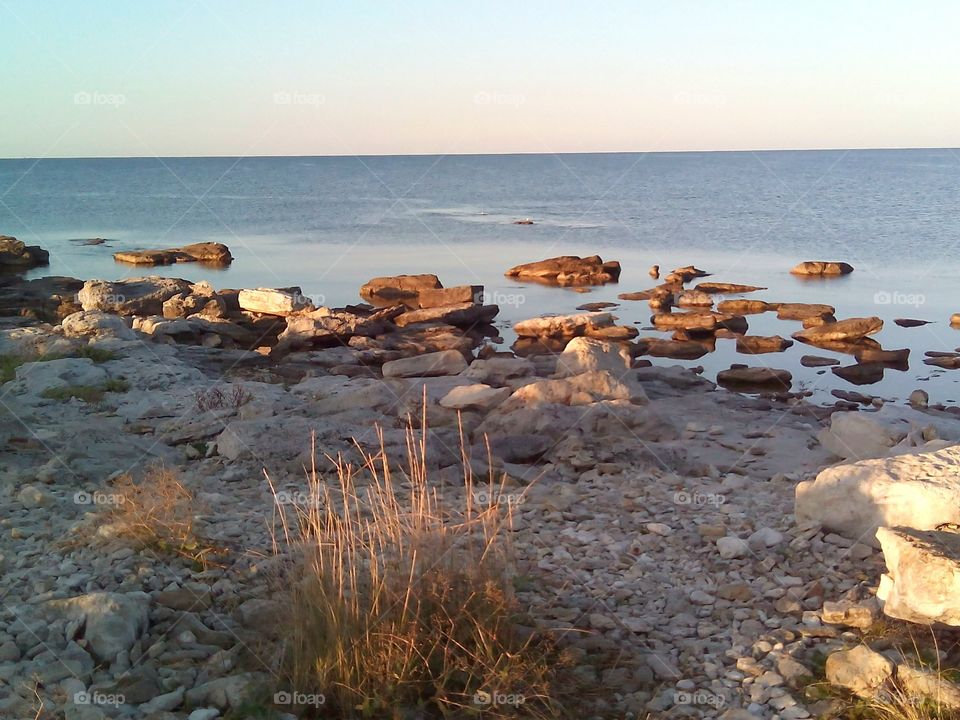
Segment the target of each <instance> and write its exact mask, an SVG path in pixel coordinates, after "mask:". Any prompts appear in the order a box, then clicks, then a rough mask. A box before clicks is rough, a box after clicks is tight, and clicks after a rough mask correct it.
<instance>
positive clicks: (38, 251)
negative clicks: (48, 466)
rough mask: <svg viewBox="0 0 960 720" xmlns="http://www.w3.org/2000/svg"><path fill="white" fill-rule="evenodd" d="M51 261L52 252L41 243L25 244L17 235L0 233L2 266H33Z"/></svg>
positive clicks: (0, 264) (0, 265) (0, 259)
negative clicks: (40, 244) (41, 245)
mask: <svg viewBox="0 0 960 720" xmlns="http://www.w3.org/2000/svg"><path fill="white" fill-rule="evenodd" d="M49 262H50V253H48V252H47V251H46V250H44V249H43V248H41V247H40V246H39V245H25V244H24V243H22V242H21V241H20V240H17V239H16V238H15V237H10V236H9V235H0V267H3V266H7V267H16V268H31V267H36V266H37V265H47V264H49Z"/></svg>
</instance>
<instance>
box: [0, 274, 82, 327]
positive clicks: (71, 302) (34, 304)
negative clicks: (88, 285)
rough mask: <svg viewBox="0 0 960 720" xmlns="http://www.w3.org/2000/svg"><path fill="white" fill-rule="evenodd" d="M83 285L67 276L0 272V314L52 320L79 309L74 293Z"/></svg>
mask: <svg viewBox="0 0 960 720" xmlns="http://www.w3.org/2000/svg"><path fill="white" fill-rule="evenodd" d="M82 287H83V280H77V279H75V278H70V277H59V276H50V277H43V278H35V279H33V280H24V279H23V278H22V277H20V276H17V275H0V316H14V317H23V318H32V319H35V320H44V321H48V322H54V321H56V320H59V319H60V318H63V317H65V316H67V315H69V314H70V313H74V312H77V311H78V310H80V309H81V307H80V303H79V302H78V300H77V293H78V292H79V290H80V288H82Z"/></svg>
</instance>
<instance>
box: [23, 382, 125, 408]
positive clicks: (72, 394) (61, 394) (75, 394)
mask: <svg viewBox="0 0 960 720" xmlns="http://www.w3.org/2000/svg"><path fill="white" fill-rule="evenodd" d="M129 389H130V383H128V382H127V381H126V380H121V379H118V378H111V379H110V380H107V381H106V382H105V383H103V384H102V385H65V386H64V387H54V388H47V389H46V390H44V391H43V392H42V393H41V396H42V397H45V398H47V399H49V400H57V401H59V402H67V401H68V400H72V399H73V398H77V399H78V400H81V401H82V402H85V403H97V402H100V401H101V400H103V396H104V395H105V394H106V393H108V392H126V391H127V390H129Z"/></svg>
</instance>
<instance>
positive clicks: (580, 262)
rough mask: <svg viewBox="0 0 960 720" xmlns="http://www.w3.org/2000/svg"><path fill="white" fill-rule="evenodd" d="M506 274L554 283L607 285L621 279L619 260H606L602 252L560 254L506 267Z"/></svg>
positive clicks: (522, 278) (521, 278)
mask: <svg viewBox="0 0 960 720" xmlns="http://www.w3.org/2000/svg"><path fill="white" fill-rule="evenodd" d="M504 275H506V276H507V277H513V278H517V279H520V280H535V281H539V282H543V283H547V284H551V285H561V286H570V285H605V284H607V283H611V282H617V280H619V278H620V263H619V262H617V261H616V260H613V261H609V262H604V261H603V260H602V259H601V258H600V256H599V255H591V256H590V257H583V258H581V257H578V256H576V255H562V256H559V257H554V258H549V259H547V260H540V261H537V262H532V263H524V264H522V265H517V266H515V267H512V268H510V269H509V270H507V271H506V272H505V273H504Z"/></svg>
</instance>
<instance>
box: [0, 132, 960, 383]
mask: <svg viewBox="0 0 960 720" xmlns="http://www.w3.org/2000/svg"><path fill="white" fill-rule="evenodd" d="M528 217H529V218H531V219H532V220H534V222H535V224H534V225H514V224H513V221H514V220H516V219H520V218H528ZM0 234H8V235H15V236H17V237H19V238H20V239H22V240H24V241H25V242H27V243H28V244H39V245H42V246H43V247H45V248H47V249H49V250H50V253H51V263H50V266H49V267H48V268H43V269H39V270H34V271H31V273H30V274H31V275H44V274H58V275H72V276H75V277H80V278H94V277H97V278H108V279H116V278H122V277H133V276H137V275H142V274H145V273H146V272H151V273H154V272H155V273H156V274H165V275H175V276H180V277H185V278H188V279H191V280H199V279H209V280H211V281H212V282H213V283H214V284H215V285H217V286H219V287H250V286H261V287H262V286H287V285H300V286H301V287H302V288H303V290H304V292H305V293H306V294H308V295H311V296H313V297H315V298H316V299H317V301H319V302H325V303H327V304H331V305H336V304H344V303H347V302H354V301H356V300H358V296H357V293H356V291H357V288H358V287H359V285H360V284H362V283H363V282H364V281H365V280H367V279H368V278H370V277H372V276H374V275H381V274H396V273H404V272H435V273H437V274H438V275H439V276H440V277H441V279H442V281H443V282H444V284H446V285H455V284H462V283H480V284H484V285H485V286H486V287H487V290H488V292H489V293H491V294H492V295H493V296H494V299H496V300H498V301H499V302H500V304H501V308H502V310H501V316H500V323H499V324H500V325H501V326H502V327H503V328H504V336H505V338H506V340H507V344H509V341H510V339H511V338H510V333H509V324H510V322H512V321H514V320H518V319H522V318H525V317H530V316H533V315H536V314H539V313H542V312H556V313H564V312H570V311H573V309H574V308H575V307H576V305H578V304H580V303H583V302H587V301H600V300H615V299H616V295H617V293H620V292H625V291H633V290H640V289H644V288H647V287H650V286H651V285H652V284H653V283H652V281H651V280H650V278H649V277H648V276H647V269H648V268H649V266H650V265H651V264H654V263H657V264H659V265H661V266H662V267H663V268H664V269H665V270H667V269H670V268H672V267H675V266H679V265H686V264H688V263H694V264H697V265H698V266H700V267H702V268H704V269H705V270H707V271H709V272H712V273H713V274H714V277H713V278H712V279H715V280H720V281H730V282H742V283H752V284H757V285H762V286H766V287H768V288H769V290H767V291H765V292H762V293H757V294H755V295H753V296H752V297H756V298H758V299H764V300H768V301H798V302H827V303H830V304H833V305H835V306H836V307H837V311H838V313H837V314H838V316H839V317H850V316H862V315H879V316H881V317H882V318H884V320H885V321H886V322H887V325H886V327H885V328H884V330H883V331H882V332H881V333H880V334H879V335H877V336H876V338H877V339H878V340H879V341H880V342H881V343H882V344H883V345H884V347H887V348H891V349H892V348H901V347H910V348H911V349H912V350H913V353H912V357H911V368H910V370H909V371H907V372H897V371H892V370H891V371H887V373H886V376H885V378H884V380H883V381H882V383H879V384H877V385H873V386H869V388H868V391H869V392H872V393H875V394H880V395H883V396H885V397H888V398H898V399H903V398H904V397H905V396H906V395H907V394H908V393H909V392H910V391H911V390H913V389H915V388H917V387H922V388H924V389H927V390H928V392H929V393H930V395H931V399H932V400H933V401H941V402H950V401H953V399H954V398H955V397H956V396H957V394H958V393H957V386H956V384H955V383H956V381H957V380H960V371H939V370H937V369H935V368H930V367H927V366H925V365H923V364H922V355H923V352H924V351H927V350H954V349H955V348H956V347H957V346H960V331H955V330H952V329H951V328H950V326H949V323H948V319H949V316H950V315H951V314H952V313H953V312H958V311H960V297H958V296H957V294H956V292H955V291H956V288H957V278H958V277H960V274H958V273H960V252H958V249H960V152H958V151H955V150H950V149H945V150H902V151H822V152H818V151H810V152H806V151H805V152H759V153H750V152H745V153H653V154H598V155H511V156H419V157H364V158H347V157H343V158H332V157H326V158H312V157H301V158H296V157H295V158H243V159H237V158H176V159H172V158H168V159H156V158H131V159H77V160H39V161H38V160H30V159H26V160H0ZM93 237H102V238H107V239H108V240H109V242H108V243H107V244H105V245H99V246H85V245H82V244H80V243H78V242H76V240H78V239H84V238H93ZM203 240H215V241H220V242H224V243H227V244H228V245H229V246H230V248H231V250H232V252H233V254H234V256H235V258H236V259H235V261H234V263H233V265H232V266H231V267H230V268H229V269H226V270H213V269H210V268H204V267H200V266H198V265H178V266H174V267H170V268H157V269H156V270H149V271H144V270H143V269H137V268H134V267H131V266H126V265H120V264H117V263H114V262H113V260H112V258H111V254H112V253H113V252H115V251H116V250H118V249H128V248H129V249H133V248H159V247H169V246H175V245H181V244H186V243H192V242H199V241H203ZM594 253H599V254H600V255H602V256H603V257H604V258H605V259H607V258H609V259H619V260H620V261H621V262H622V263H623V266H624V272H623V276H622V277H621V281H620V283H619V285H612V286H607V287H605V288H597V289H594V290H593V291H592V292H590V293H587V294H580V293H574V292H571V291H569V290H563V289H555V288H545V287H538V286H530V285H528V284H524V283H516V282H513V281H509V280H507V279H505V278H504V277H503V271H504V270H505V269H507V268H508V267H510V266H512V265H514V264H517V263H520V262H526V261H530V260H537V259H541V258H543V257H548V256H550V255H558V254H594ZM813 259H829V260H845V261H847V262H850V263H852V264H853V265H854V266H855V267H856V271H855V272H854V273H853V274H852V275H850V276H848V277H845V278H841V279H833V280H823V281H803V280H800V279H797V278H794V277H793V276H791V275H790V274H789V272H788V271H789V269H790V268H791V267H792V266H793V265H794V264H795V263H797V262H799V261H801V260H813ZM617 312H618V314H619V316H620V318H621V321H622V322H631V323H632V322H637V323H639V324H640V326H641V327H643V326H644V325H646V324H647V323H648V321H649V316H650V312H649V310H648V307H647V305H646V303H629V302H626V303H623V304H622V306H621V307H620V308H619V309H618V310H617ZM898 317H911V318H920V319H926V320H933V321H935V324H932V325H927V326H925V327H920V328H913V329H902V328H899V327H897V326H896V325H894V324H893V322H892V321H893V319H894V318H898ZM749 320H750V325H751V330H750V332H751V334H761V335H769V334H781V335H784V336H789V334H790V333H791V332H794V331H796V330H798V329H799V323H793V322H785V321H778V320H776V319H775V317H774V316H773V315H772V314H766V315H762V316H751V317H750V318H749ZM642 334H645V335H654V334H655V333H652V332H643V333H642ZM717 348H718V349H717V352H715V353H712V354H711V355H708V356H705V357H704V358H701V359H700V360H697V361H695V362H681V361H669V360H657V361H655V362H657V363H662V364H668V363H679V364H686V365H696V364H700V365H704V366H705V367H706V368H707V372H708V374H710V373H713V372H715V371H716V370H717V369H718V368H723V367H727V366H729V364H730V363H731V362H751V363H754V364H759V363H763V364H768V365H770V366H772V367H785V368H787V369H789V370H791V371H793V372H794V373H795V376H796V377H797V378H798V379H800V380H803V381H804V382H806V383H808V384H809V385H810V386H811V387H813V388H816V389H817V390H818V391H819V392H820V395H823V394H824V393H827V392H829V390H830V389H832V388H846V389H852V386H850V385H848V384H847V383H846V382H845V381H843V380H841V379H839V378H836V377H834V376H833V375H832V374H831V373H830V372H829V371H828V372H827V373H825V374H817V371H816V370H809V369H804V368H801V367H800V366H799V358H800V356H801V355H802V354H805V353H813V354H819V355H831V353H828V352H821V351H819V350H816V349H813V348H809V347H806V346H803V345H800V344H797V345H795V346H794V347H793V348H791V349H790V350H788V351H787V352H785V353H783V354H773V355H764V356H758V357H757V358H752V359H751V358H749V357H748V358H747V359H746V360H745V359H744V356H742V355H738V354H737V353H736V352H735V350H734V343H733V341H728V340H721V341H719V342H718V343H717ZM837 357H840V358H841V359H843V360H844V361H845V364H846V363H847V362H849V361H850V358H847V357H845V356H837Z"/></svg>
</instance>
